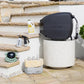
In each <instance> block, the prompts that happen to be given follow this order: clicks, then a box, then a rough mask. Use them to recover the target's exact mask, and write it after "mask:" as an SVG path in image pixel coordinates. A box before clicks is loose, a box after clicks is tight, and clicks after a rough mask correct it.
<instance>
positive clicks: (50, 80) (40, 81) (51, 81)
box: [35, 78, 61, 84]
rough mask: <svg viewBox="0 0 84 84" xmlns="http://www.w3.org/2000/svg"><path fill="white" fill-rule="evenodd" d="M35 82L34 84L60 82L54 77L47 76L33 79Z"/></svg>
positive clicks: (58, 83)
mask: <svg viewBox="0 0 84 84" xmlns="http://www.w3.org/2000/svg"><path fill="white" fill-rule="evenodd" d="M35 82H36V84H61V83H60V82H59V81H58V80H56V79H55V78H47V79H41V80H35Z"/></svg>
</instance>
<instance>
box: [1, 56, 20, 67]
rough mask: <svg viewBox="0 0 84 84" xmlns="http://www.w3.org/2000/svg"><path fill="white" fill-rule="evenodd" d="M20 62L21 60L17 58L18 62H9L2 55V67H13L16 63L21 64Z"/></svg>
mask: <svg viewBox="0 0 84 84" xmlns="http://www.w3.org/2000/svg"><path fill="white" fill-rule="evenodd" d="M19 64H20V61H19V60H17V61H16V62H13V63H8V62H5V58H4V57H0V67H3V68H10V67H13V66H16V65H19Z"/></svg>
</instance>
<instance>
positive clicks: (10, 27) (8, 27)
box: [0, 22, 40, 34]
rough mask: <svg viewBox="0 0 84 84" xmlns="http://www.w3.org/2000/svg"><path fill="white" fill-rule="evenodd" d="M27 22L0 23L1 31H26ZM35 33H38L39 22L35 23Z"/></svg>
mask: <svg viewBox="0 0 84 84" xmlns="http://www.w3.org/2000/svg"><path fill="white" fill-rule="evenodd" d="M27 25H28V24H27V23H11V22H8V23H0V31H1V32H15V33H28V26H27ZM35 30H36V34H37V33H39V30H40V27H39V23H35Z"/></svg>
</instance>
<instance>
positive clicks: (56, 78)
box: [0, 60, 84, 84]
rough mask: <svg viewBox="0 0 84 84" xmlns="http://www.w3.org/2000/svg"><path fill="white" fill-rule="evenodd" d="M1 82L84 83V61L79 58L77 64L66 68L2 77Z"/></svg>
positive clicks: (3, 83)
mask: <svg viewBox="0 0 84 84" xmlns="http://www.w3.org/2000/svg"><path fill="white" fill-rule="evenodd" d="M0 84H84V61H81V60H77V61H76V64H75V66H73V67H71V68H66V69H50V68H44V70H43V73H42V74H37V75H27V74H25V73H23V74H21V75H18V76H15V77H12V78H9V79H4V78H0Z"/></svg>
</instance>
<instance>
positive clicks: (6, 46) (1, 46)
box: [0, 44, 30, 52]
mask: <svg viewBox="0 0 84 84" xmlns="http://www.w3.org/2000/svg"><path fill="white" fill-rule="evenodd" d="M29 49H30V47H29V46H28V47H24V46H22V47H16V46H15V45H12V44H0V50H1V51H15V52H23V51H27V50H29Z"/></svg>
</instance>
